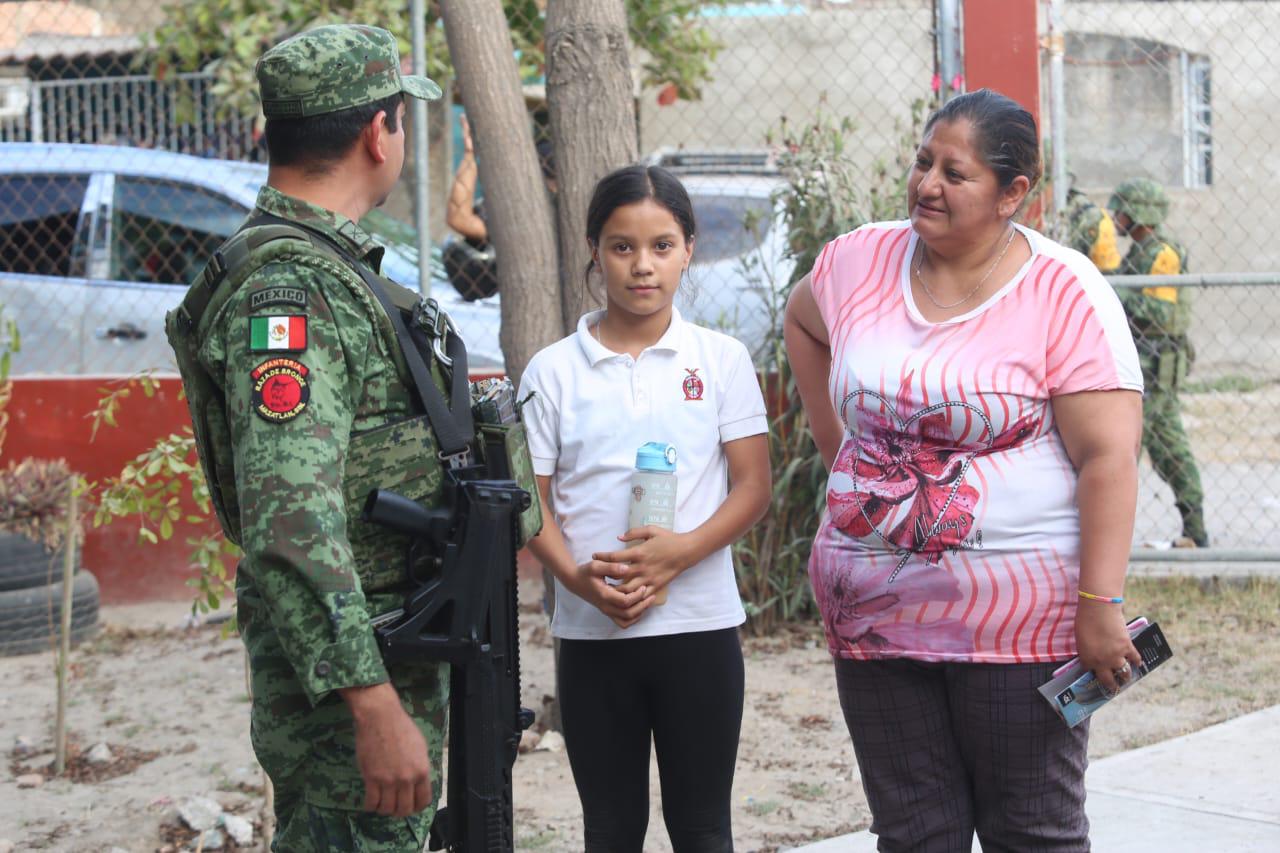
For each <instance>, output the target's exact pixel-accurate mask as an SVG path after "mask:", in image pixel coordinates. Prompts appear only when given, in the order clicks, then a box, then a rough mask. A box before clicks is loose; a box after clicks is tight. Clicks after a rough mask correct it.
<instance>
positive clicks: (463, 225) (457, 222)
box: [442, 114, 556, 302]
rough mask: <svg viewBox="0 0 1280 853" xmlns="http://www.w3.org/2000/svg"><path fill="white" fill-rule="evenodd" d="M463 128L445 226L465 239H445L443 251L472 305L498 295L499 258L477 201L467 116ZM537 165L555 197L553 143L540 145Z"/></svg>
mask: <svg viewBox="0 0 1280 853" xmlns="http://www.w3.org/2000/svg"><path fill="white" fill-rule="evenodd" d="M458 120H459V122H460V123H461V125H462V161H461V162H460V163H458V171H457V172H455V173H454V175H453V186H452V187H450V188H449V206H448V209H447V212H446V213H445V224H446V225H448V226H449V227H450V228H452V229H453V230H454V231H456V232H457V233H458V234H459V235H460V236H461V238H462V239H460V240H459V239H454V238H453V237H452V236H450V237H448V238H446V239H445V243H444V248H443V250H442V252H443V256H444V266H445V273H446V274H447V275H448V276H449V281H450V283H451V284H453V286H454V288H455V289H456V290H457V291H458V293H459V294H461V295H462V298H463V299H466V300H467V301H468V302H473V301H475V300H477V299H485V298H487V297H490V296H493V294H495V293H497V292H498V276H497V256H496V255H495V253H494V251H493V247H492V246H491V245H490V244H489V228H488V226H487V225H486V224H485V212H484V199H483V198H482V199H478V200H477V199H476V177H477V172H478V170H477V168H476V155H475V145H474V143H473V142H472V140H471V124H470V123H469V122H468V121H467V117H466V115H465V114H464V115H460V116H459V117H458ZM537 150H538V165H539V166H540V167H541V168H542V179H543V180H544V181H545V182H546V185H547V191H548V192H549V193H551V196H552V198H554V197H555V193H556V170H555V160H554V158H553V155H552V147H551V142H550V141H549V140H545V139H544V140H540V141H539V142H538V143H537Z"/></svg>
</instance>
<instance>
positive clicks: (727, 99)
mask: <svg viewBox="0 0 1280 853" xmlns="http://www.w3.org/2000/svg"><path fill="white" fill-rule="evenodd" d="M778 5H781V4H778ZM707 24H708V27H709V29H710V30H711V32H712V33H713V34H714V35H715V37H716V38H717V39H719V40H720V41H721V42H722V43H723V44H724V49H723V50H722V51H721V53H720V54H719V56H718V57H717V59H716V63H715V79H714V80H712V81H711V82H710V83H709V84H707V85H706V86H705V87H704V89H703V96H702V99H701V100H700V101H696V102H685V101H679V102H676V103H675V104H672V105H670V106H665V107H664V106H659V105H658V104H657V102H656V100H655V95H654V93H653V92H650V91H646V92H645V93H644V94H643V96H642V97H641V99H640V113H639V118H640V150H641V152H642V153H648V152H650V151H653V150H654V149H656V148H658V147H660V146H685V147H690V148H699V147H707V148H760V147H764V146H765V145H766V141H767V136H768V133H769V131H770V129H776V128H777V127H778V125H779V122H780V121H781V120H782V119H783V117H784V116H785V117H786V118H787V119H788V120H790V121H793V122H803V121H805V120H806V119H807V118H809V117H811V116H812V115H813V114H814V112H815V111H816V110H818V109H819V108H820V107H821V108H823V109H826V110H828V111H830V112H831V113H834V114H835V115H838V116H846V115H847V116H850V117H852V118H853V119H854V120H855V122H856V125H857V129H856V132H855V136H854V138H853V139H851V140H850V147H851V149H852V150H853V151H854V152H855V153H856V154H857V155H858V156H861V157H865V158H866V160H867V163H868V165H869V164H870V163H871V162H873V161H874V160H875V159H876V158H878V157H887V156H889V154H890V153H891V152H892V150H893V148H894V146H895V144H896V141H897V139H898V138H899V137H900V136H901V131H900V129H899V128H903V129H905V128H906V127H907V126H908V122H909V120H910V117H911V102H912V101H913V100H914V99H917V98H923V97H926V96H927V95H928V94H929V86H930V79H931V77H932V74H933V36H932V32H931V29H932V26H933V4H932V3H931V2H928V0H896V2H878V0H871V2H860V3H857V4H854V5H850V6H846V7H839V8H831V9H815V10H810V11H807V12H804V13H803V14H768V15H765V14H760V15H750V16H745V15H744V16H730V17H713V18H710V19H708V21H707Z"/></svg>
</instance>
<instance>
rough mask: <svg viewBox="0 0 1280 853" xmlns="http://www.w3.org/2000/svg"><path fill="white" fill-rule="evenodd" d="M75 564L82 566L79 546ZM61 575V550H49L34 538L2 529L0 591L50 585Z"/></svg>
mask: <svg viewBox="0 0 1280 853" xmlns="http://www.w3.org/2000/svg"><path fill="white" fill-rule="evenodd" d="M75 567H76V568H79V567H80V549H79V548H77V549H76V555H75ZM60 577H62V551H61V550H59V551H57V552H56V553H54V552H52V551H48V550H46V549H45V547H44V546H43V545H41V544H40V543H39V542H36V541H35V540H34V539H28V538H27V537H26V536H22V535H19V534H17V533H4V532H0V592H9V591H10V590H15V589H33V588H35V587H40V586H47V585H48V584H49V583H50V582H51V581H52V580H55V579H57V578H60Z"/></svg>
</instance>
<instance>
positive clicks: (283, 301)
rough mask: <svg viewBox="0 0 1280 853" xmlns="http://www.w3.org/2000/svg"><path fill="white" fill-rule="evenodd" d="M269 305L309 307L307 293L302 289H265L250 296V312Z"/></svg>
mask: <svg viewBox="0 0 1280 853" xmlns="http://www.w3.org/2000/svg"><path fill="white" fill-rule="evenodd" d="M268 305H297V306H298V307H299V308H306V307H307V292H306V291H305V290H303V289H302V288H301V287H264V288H262V289H261V290H255V291H254V292H253V293H252V294H251V295H250V296H249V310H250V311H256V310H258V309H259V308H265V307H266V306H268Z"/></svg>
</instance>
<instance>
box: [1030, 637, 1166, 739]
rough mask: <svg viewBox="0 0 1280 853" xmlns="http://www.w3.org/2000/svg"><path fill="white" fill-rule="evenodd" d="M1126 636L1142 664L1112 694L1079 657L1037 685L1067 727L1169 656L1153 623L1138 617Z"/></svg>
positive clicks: (1163, 641)
mask: <svg viewBox="0 0 1280 853" xmlns="http://www.w3.org/2000/svg"><path fill="white" fill-rule="evenodd" d="M1128 628H1129V636H1130V637H1131V638H1132V639H1133V645H1134V647H1135V648H1136V649H1137V650H1138V653H1139V654H1141V655H1142V665H1141V666H1139V667H1138V668H1137V669H1136V670H1135V671H1134V673H1133V677H1132V678H1130V679H1129V680H1128V681H1126V682H1125V683H1124V684H1123V685H1122V686H1121V688H1120V689H1119V690H1117V691H1116V692H1115V693H1108V692H1107V691H1106V689H1105V688H1104V687H1103V686H1102V683H1101V682H1100V681H1098V679H1097V678H1096V677H1094V674H1093V672H1092V670H1087V669H1085V668H1084V666H1083V665H1081V663H1080V659H1079V658H1075V659H1072V660H1070V661H1068V662H1067V663H1064V664H1063V665H1062V666H1060V667H1059V668H1058V669H1057V670H1055V671H1054V673H1053V678H1052V679H1051V680H1049V681H1048V682H1046V683H1045V684H1043V685H1041V686H1040V693H1041V695H1043V696H1044V698H1045V700H1046V701H1048V703H1049V704H1050V705H1052V706H1053V710H1055V711H1057V712H1058V716H1060V717H1062V719H1063V720H1065V721H1066V723H1067V725H1068V726H1075V725H1076V724H1077V723H1079V722H1080V721H1081V720H1084V719H1086V718H1088V716H1089V715H1090V714H1092V713H1093V712H1094V711H1096V710H1097V709H1098V708H1101V707H1102V706H1103V705H1105V704H1106V703H1107V702H1108V701H1109V700H1111V699H1113V698H1114V697H1116V696H1118V695H1120V693H1122V692H1124V691H1125V690H1128V689H1129V687H1130V686H1132V685H1133V684H1134V683H1135V682H1137V681H1138V680H1140V679H1142V678H1144V677H1145V676H1146V675H1147V673H1149V672H1151V670H1153V669H1155V668H1156V667H1157V666H1159V665H1160V664H1162V663H1164V662H1165V661H1167V660H1168V659H1169V658H1171V657H1173V650H1172V649H1170V648H1169V643H1168V641H1166V640H1165V638H1164V634H1163V633H1162V632H1161V631H1160V626H1159V625H1157V624H1156V623H1155V622H1148V621H1147V619H1146V618H1145V617H1142V616H1139V617H1138V618H1137V619H1134V620H1133V621H1132V622H1130V623H1129V625H1128Z"/></svg>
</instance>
